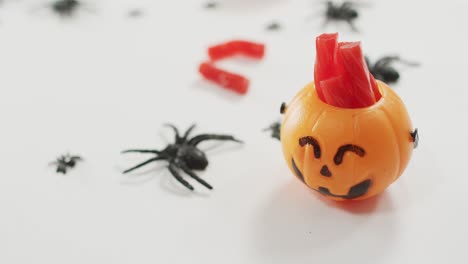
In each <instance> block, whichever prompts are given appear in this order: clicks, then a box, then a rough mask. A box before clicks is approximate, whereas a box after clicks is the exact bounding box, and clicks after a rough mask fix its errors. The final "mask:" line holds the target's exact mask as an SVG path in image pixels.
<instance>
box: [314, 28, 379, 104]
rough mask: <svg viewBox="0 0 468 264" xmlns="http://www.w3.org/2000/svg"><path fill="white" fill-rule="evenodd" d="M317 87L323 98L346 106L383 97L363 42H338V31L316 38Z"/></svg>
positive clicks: (315, 75) (325, 100)
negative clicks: (370, 70)
mask: <svg viewBox="0 0 468 264" xmlns="http://www.w3.org/2000/svg"><path fill="white" fill-rule="evenodd" d="M316 48H317V56H316V61H315V71H314V78H315V87H316V90H317V94H318V96H319V98H320V99H321V100H322V101H323V102H325V103H327V104H330V105H333V106H336V107H342V108H361V107H368V106H371V105H373V104H374V103H375V102H377V101H378V100H379V99H380V98H381V94H380V91H379V89H378V87H377V83H376V81H375V79H374V77H373V76H372V74H371V73H370V72H369V69H368V68H367V64H366V61H365V58H364V55H363V53H362V50H361V43H360V42H338V33H333V34H322V35H320V36H318V37H317V39H316Z"/></svg>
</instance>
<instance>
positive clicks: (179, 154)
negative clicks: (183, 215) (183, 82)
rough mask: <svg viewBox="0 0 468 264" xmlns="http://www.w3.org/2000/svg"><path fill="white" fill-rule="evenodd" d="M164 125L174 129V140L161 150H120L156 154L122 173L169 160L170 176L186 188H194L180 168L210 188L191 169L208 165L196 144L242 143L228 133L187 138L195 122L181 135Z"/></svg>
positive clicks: (198, 168) (200, 168) (175, 129)
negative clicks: (184, 177) (225, 141)
mask: <svg viewBox="0 0 468 264" xmlns="http://www.w3.org/2000/svg"><path fill="white" fill-rule="evenodd" d="M166 126H168V127H170V128H172V129H173V130H174V133H175V142H174V143H172V144H169V145H168V146H167V147H166V148H165V149H163V150H146V149H129V150H125V151H122V153H129V152H138V153H150V154H154V155H156V156H155V157H153V158H150V159H148V160H146V161H144V162H142V163H140V164H138V165H136V166H134V167H132V168H130V169H127V170H125V171H124V172H123V173H128V172H130V171H133V170H135V169H138V168H140V167H142V166H144V165H146V164H148V163H151V162H153V161H158V160H166V161H168V162H169V165H168V169H169V171H170V172H171V174H172V176H174V178H175V179H176V180H177V181H178V182H180V183H181V184H182V185H184V186H185V187H187V188H188V189H190V190H192V191H193V190H194V188H193V186H192V185H191V184H190V183H188V182H187V181H186V180H184V179H183V178H182V176H181V175H180V174H179V170H182V171H183V172H185V173H186V174H187V175H188V176H190V177H191V178H192V179H194V180H196V181H197V182H199V183H200V184H201V185H203V186H205V187H206V188H208V189H210V190H211V189H213V187H212V186H211V185H210V184H208V183H207V182H206V181H204V180H203V179H201V178H200V177H198V176H197V175H196V174H195V173H194V172H193V170H205V169H206V167H207V166H208V159H207V157H206V155H205V153H204V152H203V151H202V150H200V149H199V148H198V147H197V146H198V144H199V143H201V142H203V141H206V140H230V141H235V142H238V143H242V141H240V140H238V139H235V138H234V137H233V136H230V135H217V134H200V135H197V136H194V137H191V138H189V135H190V132H192V130H193V129H194V128H195V124H193V125H192V126H190V127H189V129H187V131H186V132H185V133H184V135H183V136H182V137H181V136H180V134H179V131H178V129H177V128H176V127H175V126H174V125H171V124H166Z"/></svg>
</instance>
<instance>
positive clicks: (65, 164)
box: [51, 154, 83, 174]
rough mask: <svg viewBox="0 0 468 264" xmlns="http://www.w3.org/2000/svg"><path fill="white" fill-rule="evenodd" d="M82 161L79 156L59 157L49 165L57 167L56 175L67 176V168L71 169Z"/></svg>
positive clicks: (67, 155)
mask: <svg viewBox="0 0 468 264" xmlns="http://www.w3.org/2000/svg"><path fill="white" fill-rule="evenodd" d="M81 160H83V159H82V158H81V157H80V156H70V154H66V155H61V156H60V157H58V158H57V159H56V160H55V161H54V162H51V165H56V166H57V170H56V171H57V173H63V174H67V169H68V168H73V167H75V165H76V162H77V161H81Z"/></svg>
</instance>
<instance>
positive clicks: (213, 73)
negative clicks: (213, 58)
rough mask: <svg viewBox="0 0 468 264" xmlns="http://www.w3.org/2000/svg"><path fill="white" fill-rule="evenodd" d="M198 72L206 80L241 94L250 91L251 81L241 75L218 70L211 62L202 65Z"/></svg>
mask: <svg viewBox="0 0 468 264" xmlns="http://www.w3.org/2000/svg"><path fill="white" fill-rule="evenodd" d="M198 71H199V72H200V73H201V74H202V75H203V77H205V79H207V80H210V81H212V82H214V83H217V84H219V85H220V86H222V87H224V88H226V89H229V90H232V91H234V92H237V93H239V94H245V93H247V91H248V89H249V80H248V79H247V78H245V77H244V76H242V75H239V74H235V73H232V72H228V71H225V70H221V69H219V68H216V67H215V66H214V65H213V64H211V63H209V62H204V63H202V64H200V67H199V68H198Z"/></svg>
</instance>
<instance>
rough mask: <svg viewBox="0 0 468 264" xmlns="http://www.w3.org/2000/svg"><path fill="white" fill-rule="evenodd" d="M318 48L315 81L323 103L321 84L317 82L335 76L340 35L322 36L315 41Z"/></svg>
mask: <svg viewBox="0 0 468 264" xmlns="http://www.w3.org/2000/svg"><path fill="white" fill-rule="evenodd" d="M315 45H316V47H317V57H316V60H315V72H314V79H315V80H316V82H315V86H316V89H317V94H318V96H319V98H320V99H322V101H325V100H324V99H325V98H324V95H323V92H322V86H321V83H320V82H319V81H317V80H326V79H328V78H331V77H333V76H334V75H335V67H334V66H335V65H334V60H335V50H336V47H337V45H338V33H334V34H322V35H320V36H318V37H317V39H316V40H315Z"/></svg>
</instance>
